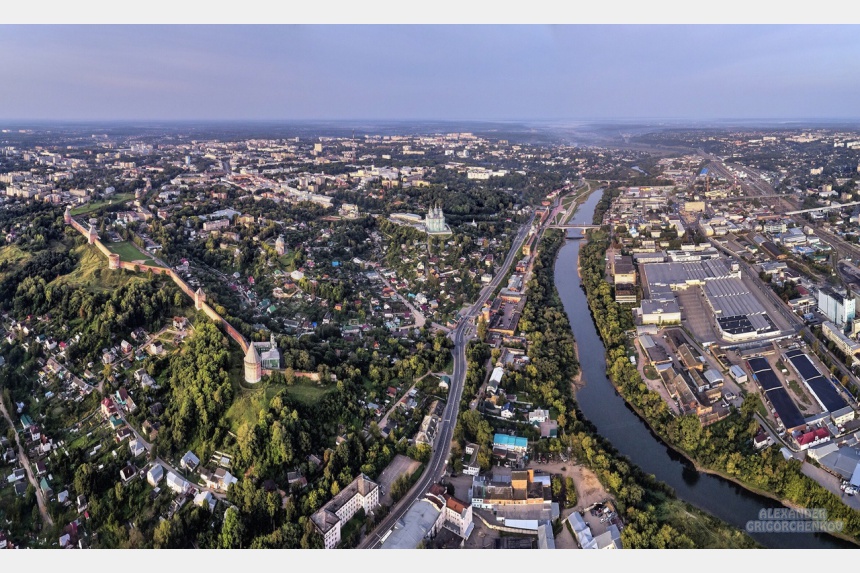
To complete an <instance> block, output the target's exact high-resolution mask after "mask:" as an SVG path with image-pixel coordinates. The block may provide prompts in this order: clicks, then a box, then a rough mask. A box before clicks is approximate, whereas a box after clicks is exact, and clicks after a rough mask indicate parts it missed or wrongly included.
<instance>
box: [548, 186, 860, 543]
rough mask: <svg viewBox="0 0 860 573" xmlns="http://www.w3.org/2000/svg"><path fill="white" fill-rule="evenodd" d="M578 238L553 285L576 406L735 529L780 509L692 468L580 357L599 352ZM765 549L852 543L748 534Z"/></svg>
mask: <svg viewBox="0 0 860 573" xmlns="http://www.w3.org/2000/svg"><path fill="white" fill-rule="evenodd" d="M601 195H602V193H601V190H598V191H597V192H595V193H592V194H591V195H590V196H589V197H588V199H587V200H586V201H585V202H584V203H583V204H582V205H581V206H580V208H579V209H578V210H577V212H576V214H575V215H574V217H573V219H572V220H571V222H572V223H584V224H591V219H592V215H593V213H594V208H595V206H596V205H597V202H598V201H599V200H600V197H601ZM580 244H581V243H580V242H579V241H567V242H566V244H565V245H564V246H563V247H562V248H561V250H560V251H559V255H558V258H557V259H556V263H555V285H556V288H557V289H558V292H559V295H560V296H561V300H562V303H563V304H564V309H565V312H566V313H567V316H568V319H570V323H571V325H572V329H573V335H574V337H575V338H576V345H577V350H578V353H579V356H580V366H581V368H582V381H583V383H584V387H583V388H581V389H579V390H578V391H577V392H576V399H577V402H578V403H579V408H580V409H581V410H582V413H583V414H584V415H585V417H586V418H588V420H590V421H591V422H592V423H593V424H594V425H595V426H596V427H597V430H598V433H599V434H600V435H601V436H603V437H604V438H606V439H608V440H609V441H610V442H612V445H613V446H615V448H616V449H617V450H618V451H619V452H621V453H622V454H624V455H625V456H627V457H628V458H630V460H631V461H633V463H635V464H636V465H638V466H639V467H640V468H642V469H643V470H644V471H645V472H647V473H650V474H653V475H654V476H655V477H656V478H657V479H659V480H660V481H663V482H665V483H667V484H669V485H670V486H671V487H672V488H674V490H675V493H676V494H677V496H678V497H679V498H680V499H683V500H684V501H687V502H689V503H690V504H692V505H694V506H696V507H698V508H700V509H702V510H704V511H706V512H708V513H710V514H712V515H715V516H717V517H719V518H720V519H722V520H723V521H726V522H728V523H730V524H732V525H734V526H735V527H738V528H740V529H745V526H746V523H747V522H748V521H750V520H756V519H758V514H759V511H760V510H761V509H762V508H782V507H783V506H782V505H781V504H779V503H778V502H776V501H774V500H772V499H769V498H766V497H762V496H759V495H757V494H754V493H752V492H749V491H747V490H745V489H743V488H741V487H740V486H738V485H736V484H735V483H733V482H730V481H728V480H725V479H723V478H720V477H718V476H713V475H710V474H705V473H700V472H698V471H697V470H696V469H695V468H694V467H693V465H692V464H691V463H690V462H689V461H688V460H686V459H685V458H683V457H682V456H680V455H679V454H677V453H676V452H675V451H674V450H671V449H670V448H668V447H667V446H666V445H664V444H663V443H662V442H661V441H660V440H659V439H658V438H657V436H656V435H655V434H654V433H653V432H652V431H651V430H650V428H649V427H648V426H647V425H646V424H645V422H644V421H642V419H641V418H639V416H638V415H637V414H636V413H635V412H634V411H633V410H632V408H630V407H629V406H628V405H627V403H626V402H625V401H624V399H623V398H622V397H621V396H620V395H619V394H618V393H617V392H616V391H615V387H614V386H612V383H611V382H610V381H609V379H608V378H607V376H606V363H605V361H604V360H583V358H582V357H586V356H605V355H606V352H605V348H604V346H603V342H602V341H601V339H600V337H599V336H598V334H597V329H596V327H595V325H594V322H593V321H592V320H591V314H590V313H589V310H588V301H587V300H586V298H585V293H584V292H583V290H582V289H581V288H580V280H579V274H578V273H577V260H578V257H579V248H580ZM750 535H751V536H752V537H753V538H754V539H755V540H756V541H758V542H759V543H760V544H762V545H764V546H765V547H772V548H781V549H789V548H803V549H835V548H844V547H854V545H853V544H851V543H849V542H847V541H844V540H842V539H838V538H836V537H833V536H830V535H827V534H821V533H751V534H750Z"/></svg>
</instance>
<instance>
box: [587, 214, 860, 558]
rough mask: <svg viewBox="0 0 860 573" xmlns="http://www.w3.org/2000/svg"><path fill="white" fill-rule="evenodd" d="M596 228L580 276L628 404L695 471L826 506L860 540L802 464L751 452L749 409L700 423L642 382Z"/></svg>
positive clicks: (849, 514) (845, 511)
mask: <svg viewBox="0 0 860 573" xmlns="http://www.w3.org/2000/svg"><path fill="white" fill-rule="evenodd" d="M594 233H595V234H594V235H593V236H592V241H591V244H590V245H589V246H588V248H583V249H582V250H580V253H579V257H578V258H579V259H580V260H579V265H578V266H579V267H580V272H579V275H580V276H581V277H583V285H584V287H585V292H586V300H587V303H588V311H589V314H590V316H591V319H592V321H593V323H594V326H595V327H596V330H597V332H598V334H599V337H600V338H601V339H602V342H603V344H604V345H605V354H606V357H607V369H606V377H607V379H608V381H609V382H610V384H611V386H612V388H613V389H614V391H615V392H617V394H618V395H619V396H620V397H621V398H622V399H623V400H624V402H625V403H626V405H627V407H628V408H630V410H631V411H632V412H633V413H634V414H635V416H636V417H637V418H638V419H639V420H640V421H641V422H642V423H643V424H645V425H646V426H647V427H648V429H649V430H650V431H651V433H652V434H653V436H654V438H655V439H656V440H657V441H659V442H660V443H661V445H663V446H664V447H666V448H668V449H669V450H671V451H672V452H673V453H674V454H676V455H677V456H679V457H680V458H682V459H683V460H685V462H686V463H687V464H688V465H690V466H692V467H693V468H695V470H696V471H697V472H700V473H702V474H706V475H712V476H717V477H719V478H722V479H723V480H725V481H728V482H731V483H733V484H735V485H736V486H737V487H739V488H743V489H744V490H746V491H749V492H752V493H754V494H756V495H758V496H761V497H765V498H768V499H770V500H773V501H777V502H779V503H780V504H782V505H784V506H786V507H790V508H796V509H799V508H804V507H822V508H825V509H826V510H827V511H828V514H829V515H830V518H831V519H834V520H835V519H842V520H843V521H844V522H845V528H846V531H847V533H846V534H842V535H834V537H838V538H840V539H842V540H844V541H848V542H850V543H852V544H855V545H856V544H857V532H858V530H860V529H858V526H860V519H858V516H857V515H856V512H854V511H853V510H851V509H850V508H848V507H847V506H845V505H844V504H842V502H841V501H840V500H839V499H838V497H835V496H833V495H832V493H830V492H829V491H827V490H825V489H824V488H822V487H821V486H820V485H819V484H818V483H817V482H814V481H813V480H810V479H809V478H808V477H806V476H804V475H803V474H802V473H801V472H800V468H799V463H794V464H793V463H792V461H786V460H784V459H783V458H782V455H781V454H780V453H779V452H778V450H777V449H776V448H770V449H768V450H767V451H765V452H761V453H760V452H755V451H753V449H752V448H751V446H750V445H749V440H750V439H751V434H752V433H753V432H754V431H755V427H756V425H755V424H753V423H752V422H753V420H752V419H751V418H750V416H751V415H752V412H750V411H748V410H749V408H742V411H741V412H738V413H737V414H736V415H733V416H731V417H730V418H729V419H726V420H724V421H721V422H718V423H716V424H713V425H711V426H708V427H706V428H702V426H701V424H700V422H699V420H698V418H697V417H695V416H681V417H678V418H673V417H672V416H671V415H670V414H669V412H668V407H667V406H666V404H665V402H664V401H663V400H662V399H661V398H660V397H659V395H656V394H655V393H653V392H651V391H648V390H647V387H643V384H642V378H641V375H639V373H638V371H637V370H636V369H635V367H634V366H632V365H631V364H630V363H629V360H628V359H627V345H628V344H629V341H628V339H627V337H626V332H627V331H628V330H629V329H630V328H631V327H632V317H629V316H628V315H629V314H630V312H629V309H626V308H624V307H622V306H621V305H618V304H617V303H615V302H614V300H613V298H612V296H611V287H610V285H609V284H608V283H606V281H605V279H604V277H603V262H604V261H603V259H604V257H605V252H606V248H608V246H609V238H608V235H607V234H606V233H605V232H604V231H595V232H594ZM595 239H596V241H595ZM685 446H686V447H685ZM691 450H692V451H691ZM795 462H796V461H795ZM744 477H746V478H748V480H751V481H748V480H747V479H744ZM756 482H759V485H757V484H756ZM739 525H740V524H739ZM831 535H833V534H831Z"/></svg>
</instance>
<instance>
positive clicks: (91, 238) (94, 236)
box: [87, 223, 99, 245]
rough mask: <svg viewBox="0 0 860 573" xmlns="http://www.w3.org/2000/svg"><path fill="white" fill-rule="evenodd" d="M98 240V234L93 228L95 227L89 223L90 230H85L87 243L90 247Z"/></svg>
mask: <svg viewBox="0 0 860 573" xmlns="http://www.w3.org/2000/svg"><path fill="white" fill-rule="evenodd" d="M98 239H99V234H98V232H97V231H96V227H95V225H93V224H92V223H90V228H89V229H87V242H88V243H89V244H91V245H92V244H93V243H95V242H96V241H97V240H98Z"/></svg>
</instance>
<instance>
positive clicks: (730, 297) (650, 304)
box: [637, 259, 779, 342]
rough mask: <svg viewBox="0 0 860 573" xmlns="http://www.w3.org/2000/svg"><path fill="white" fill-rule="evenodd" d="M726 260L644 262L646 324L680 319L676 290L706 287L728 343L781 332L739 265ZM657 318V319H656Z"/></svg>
mask: <svg viewBox="0 0 860 573" xmlns="http://www.w3.org/2000/svg"><path fill="white" fill-rule="evenodd" d="M733 267H734V268H733V269H730V268H729V267H728V265H727V264H726V262H725V261H723V260H722V259H709V260H704V261H693V262H684V263H677V262H673V263H650V264H646V265H642V277H643V278H642V280H643V289H644V290H645V292H646V293H648V298H647V299H643V300H642V305H641V306H640V308H639V309H637V310H638V315H639V317H640V321H641V322H642V323H643V324H665V323H672V322H680V321H681V315H680V307H679V306H678V303H677V301H676V299H675V292H676V291H679V290H685V289H687V288H689V287H702V294H703V296H704V299H705V301H706V302H707V304H708V307H709V308H710V311H711V312H712V313H713V316H714V321H715V322H714V326H715V327H716V328H717V330H718V332H719V334H720V336H721V338H723V339H724V340H725V341H726V342H743V341H748V340H753V339H755V338H759V337H763V336H771V335H774V334H778V333H779V329H778V328H777V327H776V325H774V323H773V321H771V319H770V318H769V317H768V316H767V310H766V309H765V308H764V306H762V304H761V303H760V302H759V300H758V299H757V298H756V297H755V296H754V295H753V294H752V293H751V292H750V291H749V289H748V288H747V287H746V285H745V284H744V283H743V281H742V280H741V279H740V271H739V270H737V268H736V265H733ZM655 317H656V318H655Z"/></svg>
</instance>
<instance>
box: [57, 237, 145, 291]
mask: <svg viewBox="0 0 860 573" xmlns="http://www.w3.org/2000/svg"><path fill="white" fill-rule="evenodd" d="M72 252H73V253H74V254H75V255H77V256H78V257H80V258H79V261H78V265H77V266H76V267H75V270H73V271H72V272H70V273H69V274H67V275H63V276H62V277H60V278H58V279H56V280H55V281H53V282H54V283H56V284H60V283H62V284H66V285H69V286H72V287H76V288H85V289H88V290H90V291H92V292H105V291H111V290H114V289H116V288H118V287H120V286H122V285H124V284H128V283H131V282H135V281H145V280H146V277H145V276H144V275H142V274H135V273H132V272H130V271H112V270H109V269H108V261H107V258H105V256H104V255H103V254H101V252H99V250H98V249H96V248H95V247H94V246H92V245H81V246H79V247H75V248H74V249H73V250H72Z"/></svg>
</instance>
